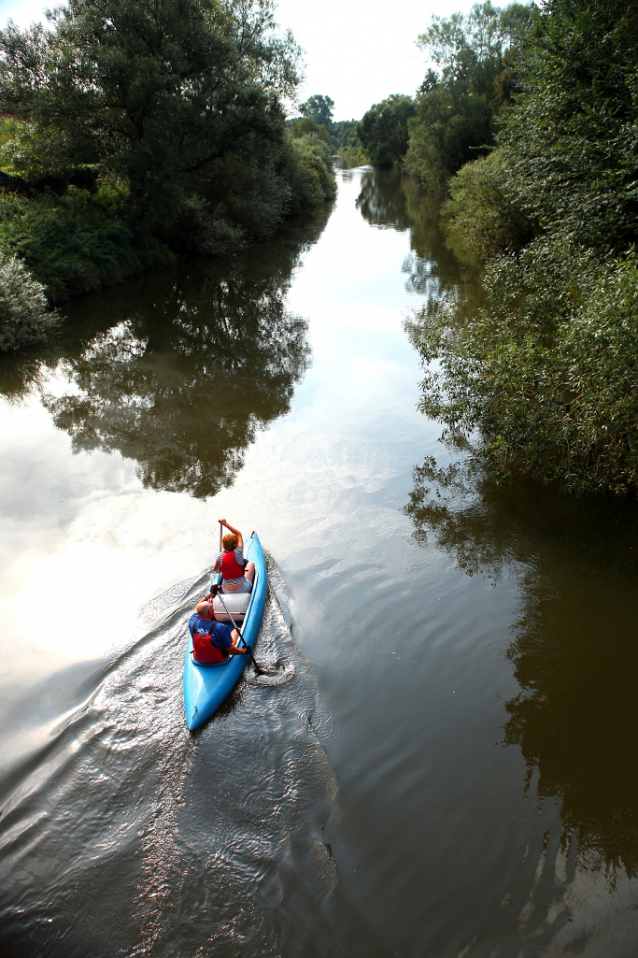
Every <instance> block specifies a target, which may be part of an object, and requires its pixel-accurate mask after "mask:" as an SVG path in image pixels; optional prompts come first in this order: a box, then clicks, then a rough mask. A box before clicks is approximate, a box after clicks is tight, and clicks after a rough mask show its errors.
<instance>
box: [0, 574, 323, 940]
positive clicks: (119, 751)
mask: <svg viewBox="0 0 638 958" xmlns="http://www.w3.org/2000/svg"><path fill="white" fill-rule="evenodd" d="M209 576H210V572H207V573H206V574H204V575H202V576H199V577H197V578H196V579H191V580H189V581H187V582H184V583H180V584H179V585H177V586H175V587H174V588H173V589H171V590H169V592H167V593H164V594H162V595H158V596H156V597H155V598H154V599H153V600H152V601H151V602H150V603H148V604H147V605H146V606H145V607H144V609H142V610H141V613H140V625H141V630H140V631H141V634H140V636H139V637H138V638H137V640H136V641H134V642H133V643H132V644H130V645H129V646H128V647H127V648H125V649H120V650H114V652H113V653H112V655H111V658H110V661H109V663H108V665H107V667H106V668H105V669H104V670H103V671H102V674H100V675H97V674H94V677H93V681H92V684H91V688H86V687H84V686H86V683H87V681H88V680H87V678H86V676H82V677H80V678H81V679H83V681H84V685H83V689H82V699H81V701H80V703H79V704H77V703H76V706H75V708H74V709H73V710H72V711H70V712H69V713H68V714H66V715H65V716H63V717H62V718H60V717H59V716H58V718H57V719H56V720H54V721H52V722H51V723H50V725H49V726H47V727H43V728H41V730H40V736H41V744H40V747H39V748H38V749H36V750H34V753H33V754H32V755H31V756H30V757H29V758H28V759H27V760H23V761H22V763H21V764H20V765H19V767H16V768H15V769H14V770H13V773H12V774H10V775H8V776H6V777H5V778H4V779H3V791H2V795H1V796H0V802H1V806H2V810H3V813H2V818H1V819H0V839H1V843H2V849H3V851H2V854H3V861H4V865H3V877H2V882H1V884H2V892H3V894H2V898H3V900H4V905H3V907H2V909H1V911H0V915H1V921H2V940H3V955H5V956H7V958H14V956H16V958H23V956H25V955H29V958H38V956H59V955H64V956H65V958H75V956H78V958H84V956H85V955H87V954H93V955H100V956H105V958H106V956H110V955H113V956H115V955H118V954H126V955H127V956H131V958H132V956H142V955H177V954H180V955H185V954H189V955H206V954H211V953H214V954H216V955H237V954H254V955H257V954H259V955H272V956H277V955H280V954H282V953H286V954H287V955H299V956H301V955H306V954H310V953H312V954H317V955H324V954H325V955H328V954H331V953H335V951H338V946H337V943H336V942H334V941H332V935H331V932H330V929H329V928H327V927H325V919H324V918H323V916H322V908H321V902H322V900H323V899H324V898H325V897H326V896H327V895H328V894H329V893H330V892H331V890H332V889H333V888H334V886H335V884H336V882H337V877H338V873H337V866H336V863H335V861H334V859H333V857H332V852H331V850H330V847H329V846H328V845H327V844H326V843H325V842H324V840H323V828H324V825H325V823H326V820H327V818H328V817H329V815H330V813H331V809H332V804H333V801H334V797H335V794H336V791H337V783H336V780H335V776H334V773H333V772H332V769H331V767H330V765H329V763H328V761H327V758H326V754H325V751H324V747H323V744H322V743H323V742H324V741H326V740H327V739H328V738H330V737H331V736H332V735H334V734H335V729H334V727H333V725H332V722H331V718H330V715H329V714H328V712H327V710H326V708H325V706H324V704H323V702H322V700H321V698H320V696H319V693H318V689H317V685H316V681H315V679H314V675H313V673H312V671H311V669H310V667H309V666H308V663H307V662H306V661H305V659H304V658H303V656H302V654H301V652H300V650H299V648H298V647H297V645H296V643H295V642H294V640H293V638H292V634H291V631H290V622H289V621H288V616H287V612H286V609H287V606H288V601H287V598H286V594H285V585H284V583H283V580H282V579H281V576H280V574H279V572H278V570H277V568H276V566H275V565H274V563H273V562H272V561H270V579H271V590H270V595H269V599H268V602H267V606H266V612H265V616H264V621H263V624H262V629H261V632H260V638H259V643H258V646H257V648H258V650H259V655H260V657H261V658H262V659H263V660H264V661H266V662H269V663H271V664H272V663H279V664H280V665H281V668H280V670H279V671H280V675H281V676H285V679H284V680H282V681H276V682H271V683H269V684H268V685H267V686H266V687H264V686H263V685H261V684H260V683H258V682H256V681H255V678H256V677H255V676H254V675H253V673H252V670H251V669H250V668H247V670H246V673H245V679H243V680H242V681H241V682H240V684H239V685H238V687H237V689H236V690H235V692H234V693H233V695H232V697H231V699H230V700H229V702H228V704H227V706H226V708H224V709H223V710H222V711H220V712H219V713H218V714H217V715H216V716H214V717H213V719H212V720H211V721H210V722H209V723H207V724H206V725H205V726H204V727H203V728H202V729H201V730H199V731H198V733H196V734H195V735H191V734H190V733H189V732H188V730H187V728H186V725H185V722H184V715H183V702H182V681H181V665H182V663H183V655H184V648H185V634H186V627H187V621H188V616H189V614H190V611H191V609H192V606H193V604H194V602H195V601H196V599H197V597H198V596H199V595H200V594H201V593H202V591H203V590H204V589H205V586H206V583H207V582H208V578H209ZM35 860H37V862H38V867H37V874H34V873H33V871H32V868H33V862H34V861H35ZM7 902H10V904H7ZM320 943H321V944H320Z"/></svg>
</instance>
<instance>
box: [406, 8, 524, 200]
mask: <svg viewBox="0 0 638 958" xmlns="http://www.w3.org/2000/svg"><path fill="white" fill-rule="evenodd" d="M531 12H532V11H531V7H530V6H527V5H525V4H521V3H512V4H509V6H507V7H503V8H500V7H495V6H494V5H493V4H492V3H490V2H487V3H476V4H474V6H473V7H472V9H471V11H470V13H469V14H467V15H465V14H462V13H454V14H452V16H451V17H449V18H448V19H443V18H441V17H438V16H433V17H432V22H431V24H430V27H429V28H428V30H427V31H426V32H425V33H422V34H421V35H420V36H419V38H418V41H417V45H418V46H419V47H420V48H421V49H422V50H423V51H424V52H425V53H426V54H427V55H428V57H429V58H430V59H431V60H432V61H433V62H434V63H435V64H436V66H437V67H438V71H437V70H433V69H431V68H430V69H429V70H428V72H427V74H426V76H425V79H424V81H423V84H422V85H421V88H420V89H419V91H418V93H417V97H416V115H415V116H414V119H412V120H411V121H410V147H409V151H408V155H407V158H406V166H407V168H408V170H409V171H410V172H412V173H415V174H416V175H417V176H420V177H421V179H423V180H424V181H426V182H427V183H428V185H430V186H437V185H439V184H440V183H442V182H443V181H444V180H446V179H447V178H448V177H449V176H451V175H452V174H453V173H456V171H457V170H459V169H460V168H461V167H462V166H463V165H464V164H465V163H467V162H469V161H470V160H473V159H476V158H477V157H478V156H480V155H482V154H484V153H485V152H487V149H488V148H489V147H490V146H491V145H492V144H493V143H494V132H495V118H496V117H497V116H498V114H499V113H500V112H501V111H502V109H503V107H504V106H505V105H507V104H508V103H509V102H510V99H511V96H512V92H513V90H514V88H515V77H514V73H513V66H514V63H515V60H516V57H517V52H518V51H519V49H520V46H521V43H522V41H523V38H524V37H525V35H526V32H527V30H528V28H529V24H530V21H531Z"/></svg>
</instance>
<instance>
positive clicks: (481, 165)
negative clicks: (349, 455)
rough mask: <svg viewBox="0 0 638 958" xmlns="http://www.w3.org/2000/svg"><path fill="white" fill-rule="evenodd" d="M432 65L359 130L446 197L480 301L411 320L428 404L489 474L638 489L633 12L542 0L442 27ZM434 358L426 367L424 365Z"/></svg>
mask: <svg viewBox="0 0 638 958" xmlns="http://www.w3.org/2000/svg"><path fill="white" fill-rule="evenodd" d="M419 44H420V46H421V47H422V48H423V50H424V51H425V52H427V53H428V55H429V57H430V59H431V61H432V62H433V63H434V64H435V65H436V67H437V68H438V69H437V70H434V69H430V70H428V72H427V74H426V76H425V79H424V81H423V84H422V85H421V87H420V89H419V90H418V92H417V94H416V96H415V97H414V99H411V98H409V97H391V98H390V99H389V100H386V101H384V103H382V104H378V105H376V106H375V107H373V108H372V109H371V110H370V111H368V113H367V114H366V115H365V116H364V118H363V120H362V122H361V124H360V126H359V130H358V134H359V137H360V139H361V142H362V143H363V145H364V146H365V148H366V150H367V151H368V154H369V156H370V159H371V160H372V161H373V162H378V163H387V162H389V161H390V160H392V158H393V157H396V158H397V159H399V158H400V162H401V163H402V164H403V168H404V169H405V170H407V171H408V172H410V173H413V174H415V175H416V176H418V177H419V178H420V179H421V180H422V181H423V183H424V184H425V185H426V186H427V187H429V188H430V189H433V190H435V191H438V192H439V194H442V195H443V197H445V196H447V197H448V198H447V200H446V202H444V205H443V222H444V227H445V230H446V232H447V235H448V237H449V242H450V244H451V245H452V246H453V248H454V249H455V250H456V251H457V252H458V253H459V254H460V255H461V256H462V257H465V258H466V260H468V262H474V263H475V264H477V265H479V264H480V265H481V267H482V285H483V290H484V296H485V300H484V305H483V307H482V308H481V309H480V310H479V311H478V313H476V314H475V315H474V316H473V317H472V319H471V320H469V321H468V319H467V310H466V309H465V306H464V304H463V303H462V302H461V301H460V300H459V299H458V298H456V299H455V298H450V297H447V298H444V299H440V300H437V301H432V302H430V304H429V306H428V308H427V309H426V310H424V312H423V315H422V316H421V332H420V337H419V343H420V346H419V348H420V350H421V353H422V356H423V360H424V363H425V366H426V378H425V381H424V383H423V403H422V406H423V409H424V411H425V412H426V413H427V414H428V415H430V416H433V417H435V418H437V419H439V420H440V421H441V422H442V423H443V424H444V425H445V427H446V432H447V435H448V436H449V437H450V438H452V439H455V440H463V441H468V440H469V441H471V443H472V445H473V448H474V452H475V454H476V456H477V457H478V458H479V459H480V460H482V462H483V463H484V465H485V467H486V468H487V470H488V472H489V473H490V474H491V475H492V476H496V477H497V478H498V477H501V478H504V477H506V476H508V475H512V474H517V473H518V474H521V473H523V474H526V475H529V476H532V477H534V478H536V479H540V480H542V481H557V482H558V483H559V484H560V485H561V486H562V487H563V488H565V489H567V490H570V491H574V492H611V493H616V494H628V493H631V494H635V493H636V491H637V490H638V258H637V256H636V252H635V244H636V240H637V238H638V235H637V234H638V202H637V200H638V192H637V185H636V184H637V183H638V17H636V10H635V7H634V5H633V4H631V3H629V2H627V0H624V2H618V0H613V2H612V0H587V2H585V0H544V2H543V4H542V7H541V8H540V9H538V8H536V7H535V6H533V5H530V6H524V5H521V4H510V5H509V6H507V7H504V8H502V9H499V8H498V7H495V6H493V5H492V4H491V3H482V4H476V5H475V6H474V7H473V8H472V11H471V12H470V14H468V15H463V14H460V13H459V14H455V15H453V16H452V17H450V18H449V19H441V18H438V17H434V18H433V19H432V23H431V26H430V28H429V29H428V30H427V31H426V32H425V33H424V34H423V35H422V36H421V37H420V38H419ZM434 360H438V362H437V363H436V364H435V365H433V366H431V365H430V364H431V363H432V361H434Z"/></svg>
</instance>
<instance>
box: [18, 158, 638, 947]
mask: <svg viewBox="0 0 638 958" xmlns="http://www.w3.org/2000/svg"><path fill="white" fill-rule="evenodd" d="M466 282H467V277H464V276H463V274H462V271H461V269H460V267H459V265H458V264H457V262H456V261H455V259H454V257H453V256H452V254H451V253H450V252H449V251H448V250H446V249H445V247H444V245H443V244H442V242H441V238H440V236H439V234H438V231H437V228H436V211H435V210H434V209H433V208H432V206H431V204H430V202H429V201H428V200H427V198H425V197H423V196H422V195H421V194H420V193H419V191H418V189H417V188H416V186H415V185H414V184H413V183H410V182H409V181H405V180H401V179H400V178H399V177H396V176H392V175H390V174H375V173H372V172H369V171H368V172H365V171H363V172H362V171H350V172H347V173H346V172H344V173H342V174H341V182H340V193H339V198H338V201H337V206H336V208H335V210H334V212H333V213H332V215H331V216H330V218H329V219H328V220H327V222H326V221H325V220H324V221H317V222H316V223H313V224H309V225H306V226H303V227H297V228H293V229H291V230H289V231H288V232H287V233H286V235H285V236H283V237H281V238H279V239H277V240H276V241H275V242H273V243H272V244H270V246H269V247H268V248H267V249H263V250H260V251H257V252H252V253H251V254H250V255H248V256H246V257H237V258H233V259H230V260H229V261H228V262H226V263H223V264H221V265H219V264H206V263H204V264H195V265H193V264H191V265H183V264H182V265H181V266H179V267H178V268H176V269H175V270H173V271H166V272H164V273H160V274H152V275H150V276H145V277H142V278H139V279H137V280H136V281H134V282H131V283H129V284H127V285H126V286H124V287H120V288H118V289H114V290H110V291H106V292H104V293H101V294H100V295H96V296H93V297H89V298H86V299H85V300H83V301H82V302H78V303H75V304H73V305H72V306H71V307H70V308H69V312H70V314H71V318H72V320H73V323H72V324H69V326H68V328H67V329H66V331H65V332H64V334H63V336H61V337H60V339H59V340H58V341H57V342H56V343H54V344H53V345H52V346H50V347H48V348H47V349H45V350H43V351H42V352H39V353H31V354H29V355H28V356H25V357H23V358H20V359H18V360H16V359H11V360H5V361H4V362H3V364H2V367H1V368H0V393H1V396H2V399H1V404H0V417H1V422H2V437H3V440H2V441H3V455H2V460H1V468H0V482H1V483H2V493H3V494H2V500H1V501H2V512H3V536H2V546H1V549H2V552H1V555H2V577H1V579H0V601H1V602H2V621H3V624H4V628H3V639H2V660H1V661H2V670H1V674H0V712H1V715H2V726H1V745H2V772H1V777H0V809H1V815H0V843H1V849H2V851H1V855H2V859H1V868H0V945H1V953H2V955H3V956H4V955H7V956H18V958H22V956H27V958H31V956H47V958H49V956H50V958H76V956H78V958H83V956H86V955H96V956H104V958H111V956H118V955H125V956H131V958H132V956H146V955H149V956H158V958H160V956H161V958H164V956H179V958H183V956H186V955H188V956H198V958H199V956H208V955H215V956H218V955H219V956H235V955H237V956H251V958H252V956H262V955H263V956H281V958H297V956H303V958H315V956H316V958H322V956H324V955H325V956H328V955H343V956H348V958H350V956H354V958H357V956H361V958H390V956H401V958H403V956H405V958H422V956H432V958H465V956H469V958H501V956H503V958H510V956H511V958H518V956H547V958H550V956H552V958H553V956H559V955H585V956H589V958H598V956H601V958H603V956H605V958H606V956H611V958H624V956H633V955H635V954H636V953H638V911H637V909H636V906H637V905H638V881H637V873H638V819H637V816H638V771H637V770H638V745H636V728H637V727H638V696H637V695H636V692H635V689H636V682H637V679H638V645H637V643H638V628H637V626H636V622H637V621H638V620H637V612H638V590H637V588H636V584H637V581H638V576H637V572H638V569H637V565H638V559H637V557H636V551H637V550H638V544H637V543H638V537H637V536H636V532H637V531H638V530H637V526H638V522H637V511H636V508H635V507H634V506H633V505H627V504H610V503H600V502H592V501H589V500H576V501H574V500H570V499H567V498H565V497H562V496H560V495H558V494H556V493H555V492H552V491H551V490H547V489H539V488H538V487H535V486H531V485H527V484H524V483H519V484H515V485H512V486H511V487H508V488H506V489H497V488H494V487H492V486H491V485H490V484H489V482H487V481H486V480H485V478H484V477H482V476H481V475H480V474H478V473H477V472H476V471H475V470H473V468H472V465H471V464H469V465H468V464H464V459H463V454H462V453H461V452H459V451H458V450H451V449H447V448H445V447H443V446H441V444H440V443H438V442H437V437H438V428H437V427H436V425H435V424H432V423H430V422H428V421H427V420H426V419H424V418H423V417H422V416H421V415H420V414H419V413H418V412H417V411H416V404H417V402H418V398H419V392H418V382H419V378H420V375H421V372H420V368H419V364H418V358H417V355H416V352H415V350H414V349H413V346H412V337H413V335H414V334H415V333H414V329H415V325H414V324H415V316H416V312H417V311H418V308H419V307H421V306H422V305H423V303H424V302H425V299H426V298H427V297H428V296H455V295H458V292H459V289H460V288H466ZM466 291H467V289H466ZM222 515H225V516H226V517H227V518H228V519H229V520H230V521H231V522H232V523H233V524H235V525H238V526H239V527H240V528H241V529H242V530H243V531H244V532H245V533H249V532H250V531H251V529H253V528H255V529H257V530H258V531H259V533H260V536H261V539H262V542H263V543H264V545H265V547H266V549H267V550H268V553H269V563H270V570H271V576H270V579H271V590H270V596H269V601H268V606H267V611H266V617H265V620H264V625H263V627H262V632H261V636H260V640H259V645H258V650H259V655H260V657H261V658H262V659H263V660H264V661H265V662H267V663H270V664H275V663H276V664H277V665H278V669H277V678H276V679H273V680H272V681H271V680H269V681H267V682H264V680H263V678H261V677H259V676H257V675H255V673H254V672H253V671H252V670H250V669H249V670H247V671H246V673H245V675H246V678H245V681H243V682H242V683H241V684H240V685H239V686H238V688H237V690H236V692H235V694H234V696H233V697H232V699H231V700H229V702H228V704H227V706H226V707H225V709H224V710H223V711H222V712H221V713H219V714H218V715H217V716H216V717H215V718H214V719H213V720H212V721H211V722H209V723H208V724H207V725H206V726H205V727H204V728H203V729H202V730H201V731H200V732H198V733H196V734H195V735H190V734H189V733H188V731H187V729H186V726H185V723H184V720H183V711H182V697H181V696H182V693H181V668H182V663H183V655H184V647H185V641H186V635H185V623H186V621H187V619H188V615H189V613H190V610H191V609H192V607H193V605H194V603H195V601H196V599H197V598H198V597H199V596H200V595H201V594H202V592H203V591H204V590H205V587H206V584H207V576H208V573H209V570H210V566H211V562H212V560H213V557H214V554H215V551H216V547H217V524H216V520H217V519H218V518H219V517H220V516H222Z"/></svg>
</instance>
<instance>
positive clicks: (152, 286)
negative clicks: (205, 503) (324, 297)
mask: <svg viewBox="0 0 638 958" xmlns="http://www.w3.org/2000/svg"><path fill="white" fill-rule="evenodd" d="M324 225H325V221H321V222H319V221H317V222H316V223H315V224H313V225H312V226H311V227H307V228H305V229H304V231H303V232H301V231H300V232H298V233H295V232H294V231H289V233H288V234H287V235H286V236H285V237H282V238H280V239H279V240H278V241H276V242H273V243H271V244H269V246H268V247H267V248H265V247H264V248H262V249H260V250H257V251H252V252H251V253H250V254H247V255H245V256H243V257H237V258H236V259H233V260H231V261H229V262H225V263H222V264H221V265H220V264H218V263H210V262H208V263H207V262H201V261H200V262H196V263H191V264H189V265H185V264H180V265H178V266H177V267H176V268H175V269H174V270H171V271H166V272H164V273H161V274H152V275H149V276H145V277H141V278H140V279H138V280H137V281H134V282H130V283H127V284H126V286H123V287H119V288H118V289H113V290H109V291H106V292H103V293H100V294H99V295H96V296H91V297H87V298H85V299H84V300H83V301H78V302H77V303H73V304H71V306H70V308H69V311H70V313H71V323H69V324H67V325H68V329H67V332H66V333H65V338H63V339H61V340H60V341H59V342H58V343H57V344H56V345H55V346H53V347H49V348H48V349H47V350H46V351H42V352H40V353H38V354H34V353H31V354H29V355H28V356H25V357H21V358H19V359H16V358H11V359H10V360H7V361H4V362H3V364H2V365H0V391H1V392H2V393H3V394H4V395H5V396H6V397H7V398H10V399H13V400H18V399H20V398H21V397H22V396H24V395H25V394H26V393H28V392H30V391H32V390H33V389H37V390H38V391H39V393H40V395H41V397H42V401H43V403H44V405H45V406H46V408H47V409H48V410H49V411H50V413H51V415H52V417H53V420H54V422H55V424H56V426H58V428H60V429H64V430H66V431H67V432H68V433H69V435H70V436H71V437H72V444H73V449H74V451H76V452H79V451H88V450H92V449H101V450H104V451H107V452H111V451H118V452H120V453H121V454H122V455H123V456H125V457H126V458H130V459H135V460H137V464H138V475H139V476H140V478H141V480H142V482H143V484H144V485H145V486H149V487H152V488H154V489H160V490H169V491H184V492H188V493H190V494H191V495H193V496H197V497H206V496H213V495H215V494H216V493H217V492H218V491H219V489H220V488H222V487H223V486H228V485H229V484H231V483H232V481H233V479H234V476H235V475H236V473H237V472H238V470H239V469H240V468H241V466H242V463H243V460H244V455H245V452H246V450H247V448H248V447H249V446H250V444H251V443H252V442H254V440H255V436H256V433H257V431H258V430H259V429H260V428H263V427H265V426H266V425H267V424H268V423H269V422H271V421H272V420H273V419H275V418H277V417H278V416H281V415H283V414H284V413H285V412H287V410H288V408H289V405H290V401H291V398H292V395H293V390H294V387H295V384H296V383H297V382H298V381H299V379H300V378H301V376H302V375H303V373H304V371H305V369H306V368H307V365H308V362H309V347H308V343H307V324H306V321H305V320H304V319H302V318H300V317H299V316H294V315H292V314H291V313H290V312H289V311H288V310H287V308H286V302H285V297H286V292H287V289H288V284H289V280H290V275H291V272H292V270H293V268H294V267H295V265H296V264H297V262H298V260H299V256H300V254H301V253H302V252H303V251H304V249H306V248H307V246H308V244H309V243H311V242H314V241H315V240H316V239H317V237H318V235H319V233H320V231H321V229H322V228H323V226H324ZM53 383H55V387H53V385H52V384H53ZM60 393H61V394H60Z"/></svg>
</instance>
